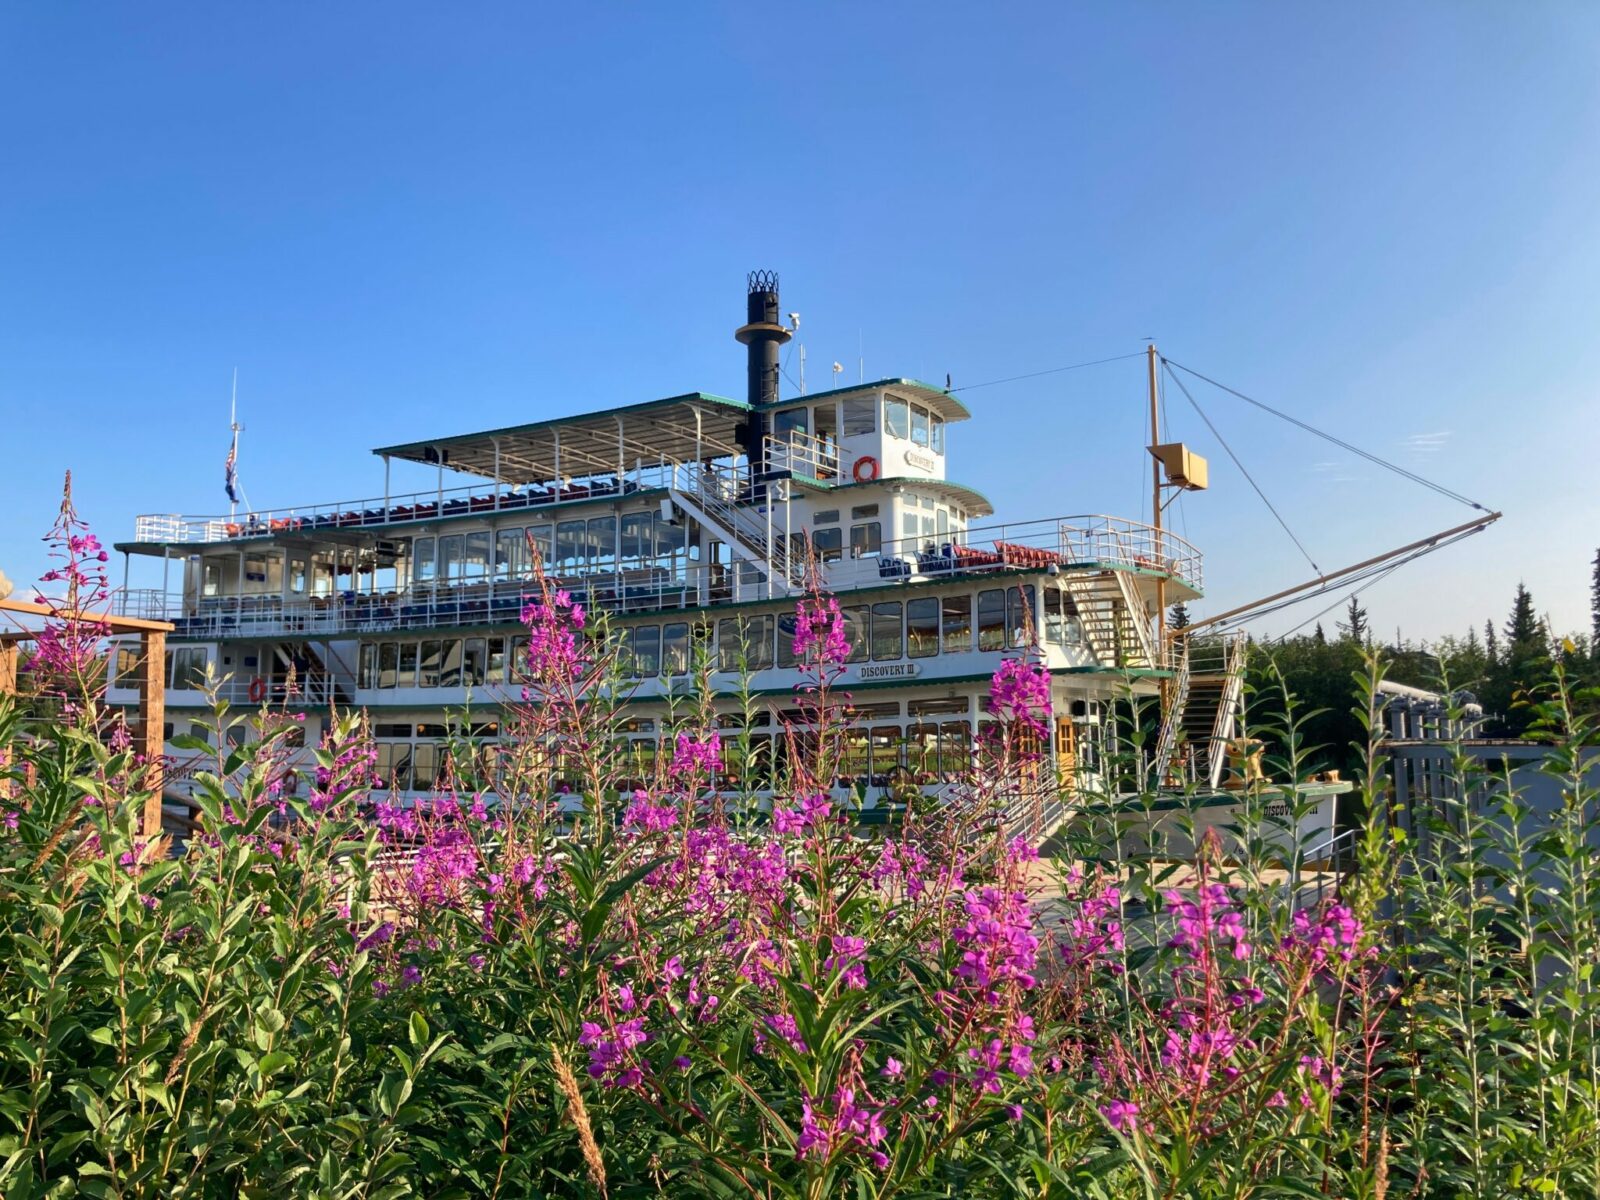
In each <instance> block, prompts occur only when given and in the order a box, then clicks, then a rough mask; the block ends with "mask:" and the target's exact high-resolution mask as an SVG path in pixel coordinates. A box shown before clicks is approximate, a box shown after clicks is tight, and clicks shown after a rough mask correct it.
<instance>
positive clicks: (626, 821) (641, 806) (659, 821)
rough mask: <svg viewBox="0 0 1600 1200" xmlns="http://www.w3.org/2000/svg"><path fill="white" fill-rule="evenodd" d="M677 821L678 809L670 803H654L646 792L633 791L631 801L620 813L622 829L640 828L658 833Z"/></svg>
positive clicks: (647, 831) (669, 827) (646, 831)
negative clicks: (625, 809)
mask: <svg viewBox="0 0 1600 1200" xmlns="http://www.w3.org/2000/svg"><path fill="white" fill-rule="evenodd" d="M677 823H678V810H677V809H676V808H675V807H673V806H672V805H670V804H656V803H653V802H652V801H651V799H650V793H648V792H642V791H640V792H634V794H633V802H632V803H631V804H629V805H628V809H627V811H626V812H624V813H623V814H622V825H623V828H624V829H634V828H637V829H640V830H642V831H644V832H645V833H660V832H661V831H663V830H666V829H671V828H672V827H673V826H674V825H676V824H677Z"/></svg>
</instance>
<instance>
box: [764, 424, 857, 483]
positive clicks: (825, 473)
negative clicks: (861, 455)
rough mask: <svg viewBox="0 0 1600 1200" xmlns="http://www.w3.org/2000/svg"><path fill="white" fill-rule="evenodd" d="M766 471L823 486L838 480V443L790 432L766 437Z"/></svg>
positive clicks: (807, 434)
mask: <svg viewBox="0 0 1600 1200" xmlns="http://www.w3.org/2000/svg"><path fill="white" fill-rule="evenodd" d="M764 448H765V450H766V463H767V469H768V470H770V471H789V472H792V473H793V474H795V475H805V476H808V477H809V478H811V479H818V480H821V481H823V482H824V483H826V482H829V481H831V480H835V479H838V478H839V446H838V443H837V442H832V441H827V440H824V439H823V438H818V437H813V436H811V435H810V434H809V433H802V432H801V431H800V430H798V429H795V430H791V431H790V432H789V433H788V434H787V435H786V436H784V437H776V436H771V435H769V436H768V437H767V438H766V442H765V447H764Z"/></svg>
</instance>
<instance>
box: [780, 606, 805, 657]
mask: <svg viewBox="0 0 1600 1200" xmlns="http://www.w3.org/2000/svg"><path fill="white" fill-rule="evenodd" d="M798 632H800V619H799V618H798V617H797V616H795V614H794V613H779V614H778V665H779V666H780V667H794V666H798V665H799V664H800V660H799V658H798V656H797V655H796V654H795V652H794V635H795V634H796V633H798Z"/></svg>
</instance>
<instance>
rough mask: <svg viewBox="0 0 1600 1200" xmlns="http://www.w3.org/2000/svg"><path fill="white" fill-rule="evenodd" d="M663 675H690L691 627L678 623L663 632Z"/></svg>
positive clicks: (664, 628)
mask: <svg viewBox="0 0 1600 1200" xmlns="http://www.w3.org/2000/svg"><path fill="white" fill-rule="evenodd" d="M661 673H662V674H663V675H687V674H688V673H689V626H688V623H687V622H684V621H677V622H674V623H672V624H670V625H666V626H664V627H663V628H662V630H661Z"/></svg>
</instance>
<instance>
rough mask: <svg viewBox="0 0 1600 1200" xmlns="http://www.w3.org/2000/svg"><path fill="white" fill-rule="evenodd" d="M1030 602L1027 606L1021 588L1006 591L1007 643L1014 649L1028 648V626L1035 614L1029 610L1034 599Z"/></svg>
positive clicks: (1029, 598)
mask: <svg viewBox="0 0 1600 1200" xmlns="http://www.w3.org/2000/svg"><path fill="white" fill-rule="evenodd" d="M1028 590H1029V591H1030V592H1031V591H1032V590H1033V589H1032V588H1029V589H1028ZM1028 600H1029V601H1030V603H1027V604H1025V603H1024V599H1023V594H1022V589H1021V588H1019V587H1014V588H1007V589H1006V641H1007V643H1008V644H1009V645H1010V646H1011V647H1012V648H1013V649H1016V648H1020V647H1022V646H1026V645H1027V644H1028V642H1029V640H1030V638H1029V636H1028V632H1029V631H1028V625H1029V623H1030V620H1031V618H1032V615H1033V614H1032V613H1031V612H1029V611H1028V610H1029V609H1030V608H1031V607H1032V604H1031V600H1032V597H1031V596H1030V597H1028Z"/></svg>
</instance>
